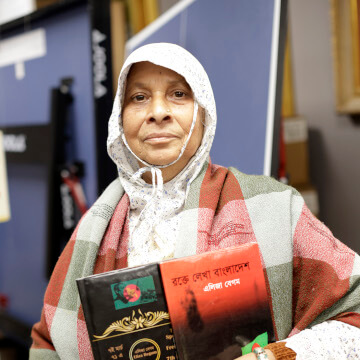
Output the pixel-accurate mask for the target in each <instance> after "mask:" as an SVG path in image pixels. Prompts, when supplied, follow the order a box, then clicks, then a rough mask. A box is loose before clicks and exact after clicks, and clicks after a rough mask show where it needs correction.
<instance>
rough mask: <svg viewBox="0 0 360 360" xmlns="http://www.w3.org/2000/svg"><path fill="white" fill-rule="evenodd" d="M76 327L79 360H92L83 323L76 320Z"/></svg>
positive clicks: (88, 340)
mask: <svg viewBox="0 0 360 360" xmlns="http://www.w3.org/2000/svg"><path fill="white" fill-rule="evenodd" d="M76 327H77V334H76V336H77V343H78V352H79V359H84V360H85V359H86V360H94V355H93V353H92V350H91V344H90V339H89V335H88V332H87V328H86V323H85V321H84V320H80V319H78V320H77V326H76Z"/></svg>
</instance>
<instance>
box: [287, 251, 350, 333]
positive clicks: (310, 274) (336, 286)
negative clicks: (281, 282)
mask: <svg viewBox="0 0 360 360" xmlns="http://www.w3.org/2000/svg"><path fill="white" fill-rule="evenodd" d="M293 274H294V283H293V314H294V325H295V327H296V328H297V329H299V330H304V329H305V328H306V327H308V326H309V325H310V324H311V323H312V322H313V321H314V320H315V319H316V318H317V317H318V316H319V315H320V314H321V313H322V312H323V311H324V310H326V309H328V308H329V307H331V306H332V305H334V304H335V303H336V302H337V301H338V300H340V299H341V298H342V297H343V296H344V295H345V294H346V292H347V291H348V289H349V279H345V280H341V279H339V277H338V276H337V274H336V272H335V271H334V269H333V268H332V267H331V266H330V265H329V264H328V263H326V262H324V261H320V260H314V259H304V258H300V257H295V258H294V273H293Z"/></svg>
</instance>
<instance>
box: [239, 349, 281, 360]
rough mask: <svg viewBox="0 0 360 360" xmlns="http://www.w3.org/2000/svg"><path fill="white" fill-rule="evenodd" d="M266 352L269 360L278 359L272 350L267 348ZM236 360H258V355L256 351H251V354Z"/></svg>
mask: <svg viewBox="0 0 360 360" xmlns="http://www.w3.org/2000/svg"><path fill="white" fill-rule="evenodd" d="M265 352H266V354H267V356H268V358H269V360H276V358H275V356H274V354H273V353H272V352H271V351H270V350H265ZM234 360H257V359H256V355H255V354H254V353H251V354H247V355H243V356H240V357H238V358H236V359H234Z"/></svg>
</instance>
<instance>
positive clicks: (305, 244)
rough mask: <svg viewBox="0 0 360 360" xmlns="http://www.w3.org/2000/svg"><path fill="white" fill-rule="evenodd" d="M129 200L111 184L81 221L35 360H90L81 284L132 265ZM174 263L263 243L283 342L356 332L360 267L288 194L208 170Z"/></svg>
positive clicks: (48, 298)
mask: <svg viewBox="0 0 360 360" xmlns="http://www.w3.org/2000/svg"><path fill="white" fill-rule="evenodd" d="M128 214H129V199H128V197H127V195H126V194H124V192H123V189H122V187H121V185H120V181H119V180H115V181H114V182H113V183H112V184H110V185H109V187H108V188H107V189H106V190H105V192H104V193H103V194H102V195H101V196H100V198H99V199H98V200H97V201H96V203H95V204H94V205H93V206H92V207H91V209H90V210H89V211H88V212H87V214H86V215H85V216H84V217H83V219H82V220H81V221H80V223H79V225H78V227H77V229H76V230H75V232H74V234H73V236H72V238H71V239H70V241H69V243H68V244H67V246H66V248H65V250H64V252H63V253H62V255H61V257H60V259H59V261H58V263H57V265H56V267H55V270H54V272H53V275H52V277H51V280H50V283H49V286H48V289H47V291H46V294H45V300H44V307H43V311H42V316H41V321H40V322H39V323H37V324H35V325H34V328H33V331H32V337H33V340H34V342H33V346H32V348H31V350H30V359H46V360H51V359H59V358H60V359H66V360H69V359H92V358H93V356H92V353H91V348H90V342H89V339H88V334H87V330H86V325H85V322H84V317H83V312H82V308H81V306H80V300H79V295H78V291H77V288H76V283H75V279H77V278H80V277H84V276H87V275H90V274H93V273H100V272H104V271H109V270H113V269H117V268H122V267H125V266H126V264H127V259H126V255H127V245H128V234H129V230H128V229H129V228H128V223H127V222H128ZM182 215H183V216H182V224H181V230H180V232H179V234H178V235H179V236H178V239H177V247H176V250H175V256H176V257H180V256H187V255H193V254H196V253H202V252H205V251H211V250H215V249H219V248H225V247H229V246H235V245H240V244H244V243H248V242H255V241H256V242H257V243H258V244H259V247H260V251H261V256H262V263H263V267H264V273H265V275H266V281H267V285H268V290H269V293H270V294H271V296H270V302H271V308H272V316H273V321H274V325H275V329H276V337H277V339H279V340H280V339H285V338H286V337H288V336H291V335H294V334H296V333H298V332H300V331H301V330H303V329H305V328H307V327H311V326H313V325H316V324H318V323H321V322H323V321H325V320H327V319H336V320H340V321H344V322H347V323H349V324H351V325H354V326H357V327H360V300H359V299H360V257H359V256H358V255H357V254H356V253H354V252H353V251H351V250H350V249H349V248H347V247H346V246H345V245H344V244H342V243H341V242H340V241H338V240H337V239H335V238H334V236H333V235H332V233H331V232H330V231H329V230H328V229H327V228H326V227H325V226H324V225H323V224H322V223H321V222H320V221H318V220H317V219H316V218H315V217H314V216H313V215H312V214H311V213H310V211H309V210H308V209H307V207H306V205H305V204H304V201H303V199H302V197H301V196H300V195H299V193H298V192H297V191H296V190H294V189H293V188H291V187H288V186H285V185H283V184H281V183H279V182H277V181H275V180H274V179H271V178H269V177H265V176H249V175H245V174H243V173H241V172H239V171H238V170H236V169H233V168H229V169H226V168H223V167H219V166H216V165H210V164H205V166H204V168H203V170H202V171H201V173H200V174H199V176H198V177H197V179H196V180H195V181H194V182H193V183H192V185H191V189H190V192H189V195H188V197H187V200H186V204H185V209H184V211H183V213H182Z"/></svg>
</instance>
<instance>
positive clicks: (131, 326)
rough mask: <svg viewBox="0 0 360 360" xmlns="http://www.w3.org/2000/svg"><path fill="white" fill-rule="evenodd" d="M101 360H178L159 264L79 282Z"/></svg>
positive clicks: (86, 319) (91, 332) (79, 280)
mask: <svg viewBox="0 0 360 360" xmlns="http://www.w3.org/2000/svg"><path fill="white" fill-rule="evenodd" d="M77 286H78V289H79V294H80V299H81V303H82V306H83V310H84V316H85V321H86V326H87V329H88V332H89V337H90V342H91V346H92V351H93V354H94V358H95V360H100V359H102V360H106V359H109V360H112V359H130V360H136V359H146V360H159V359H166V360H176V359H177V354H176V349H175V343H174V336H173V333H172V328H171V324H170V319H169V313H168V309H167V306H166V302H165V298H164V291H163V288H162V283H161V278H160V272H159V267H158V264H150V265H144V266H138V267H134V268H126V269H121V270H115V271H110V272H107V273H102V274H96V275H91V276H88V277H85V278H82V279H78V280H77Z"/></svg>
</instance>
